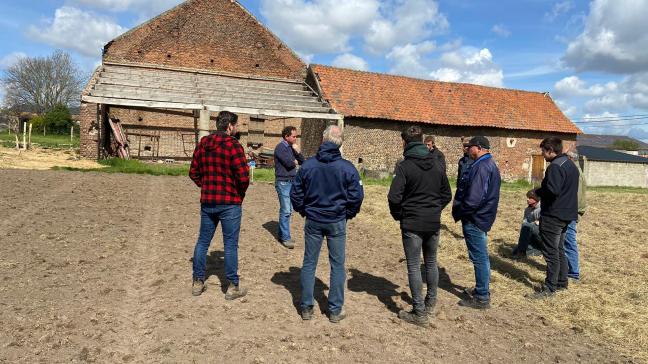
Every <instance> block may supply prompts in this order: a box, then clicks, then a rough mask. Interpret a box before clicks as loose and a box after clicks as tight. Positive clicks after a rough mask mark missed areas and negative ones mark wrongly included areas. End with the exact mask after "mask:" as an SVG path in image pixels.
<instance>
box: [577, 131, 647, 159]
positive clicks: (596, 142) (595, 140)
mask: <svg viewBox="0 0 648 364" xmlns="http://www.w3.org/2000/svg"><path fill="white" fill-rule="evenodd" d="M615 143H616V145H615ZM624 144H625V145H632V144H634V145H636V146H637V148H632V149H622V148H619V145H624ZM576 145H577V146H579V147H580V146H589V147H596V148H606V149H613V150H617V151H619V152H623V153H627V154H634V155H645V156H648V143H644V142H642V141H641V140H638V139H635V138H631V137H629V136H624V135H602V134H580V135H578V138H577V139H576Z"/></svg>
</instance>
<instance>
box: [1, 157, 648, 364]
mask: <svg viewBox="0 0 648 364" xmlns="http://www.w3.org/2000/svg"><path fill="white" fill-rule="evenodd" d="M0 186H2V190H3V191H2V197H1V198H0V231H1V232H2V233H1V235H0V281H1V282H2V283H1V285H0V327H2V329H1V330H0V362H28V363H32V362H70V361H74V362H192V361H195V362H233V363H275V362H287V363H305V362H317V363H330V362H359V363H377V362H410V363H422V362H452V363H454V362H491V363H495V362H497V363H500V362H533V363H538V362H542V363H556V362H633V361H634V362H636V361H640V360H641V359H640V358H636V357H635V358H634V359H632V358H631V357H630V356H628V355H624V354H621V353H620V352H619V351H618V349H617V348H618V345H616V346H615V345H612V344H611V343H606V342H605V341H601V340H597V339H595V338H593V337H590V336H589V335H588V334H587V332H583V330H582V329H573V328H572V327H571V325H570V324H566V325H565V324H561V323H560V322H559V321H556V320H555V319H554V318H552V317H551V316H549V315H547V314H543V313H542V310H541V309H538V308H537V307H534V305H537V304H536V303H534V302H532V301H529V300H526V299H520V300H519V301H516V300H512V299H505V297H506V296H505V294H504V290H505V289H506V288H507V287H508V285H511V286H512V287H518V289H519V290H520V292H522V291H527V290H530V288H529V286H528V285H527V284H526V283H524V282H522V281H520V280H519V279H518V278H519V277H517V276H516V275H515V274H513V275H511V274H508V275H507V274H503V273H502V274H500V273H499V270H500V269H502V270H503V269H505V268H509V269H511V272H513V273H518V274H519V273H520V272H518V271H522V270H527V271H533V273H532V274H531V276H530V277H531V278H533V279H535V280H538V279H539V278H537V277H541V275H542V272H541V269H542V263H541V262H539V261H535V265H534V264H528V265H524V266H522V267H521V268H520V267H519V266H518V265H512V264H510V265H511V267H508V266H505V264H508V263H506V262H505V260H504V258H498V259H499V261H498V263H495V264H494V266H495V268H494V274H493V277H494V281H493V306H494V307H493V308H492V309H490V310H487V311H476V310H471V309H466V308H462V307H458V306H457V304H456V303H457V301H458V300H459V296H461V293H460V290H461V288H462V287H463V286H468V285H471V284H472V283H473V271H472V266H471V264H470V263H469V262H468V260H467V258H466V256H465V255H466V253H465V248H464V247H463V246H462V244H463V243H462V238H461V235H460V228H459V226H458V225H455V224H454V223H451V222H450V220H448V219H447V216H444V218H445V219H446V220H445V224H446V226H445V227H444V230H443V233H442V238H441V244H442V247H441V251H440V262H441V266H442V269H441V276H442V279H441V284H440V286H441V287H440V289H439V304H438V307H437V310H436V317H435V318H434V320H432V322H433V325H432V326H431V327H430V328H419V327H416V326H413V325H409V324H406V323H403V322H400V321H399V320H398V319H397V317H396V312H397V311H398V310H399V309H400V308H405V307H408V305H409V301H410V295H409V288H408V286H407V276H406V268H405V262H404V258H403V252H402V245H401V242H400V240H399V232H398V230H397V225H395V224H393V223H391V222H390V223H387V222H384V221H387V220H385V219H386V218H385V211H384V199H385V195H384V193H385V189H384V188H378V187H376V188H368V189H367V198H368V200H367V201H368V203H367V204H366V208H365V209H364V210H363V212H362V214H361V216H359V217H358V219H355V220H353V221H351V222H350V224H349V228H348V242H347V269H348V277H347V278H348V281H347V293H346V303H345V308H346V311H347V313H348V314H349V316H348V318H347V319H346V320H344V321H342V322H341V323H340V324H331V323H329V321H328V320H327V319H326V317H325V315H324V313H323V311H325V308H326V300H325V294H326V293H327V284H328V273H329V269H328V262H327V259H326V256H327V255H326V251H325V248H324V251H323V252H322V255H321V258H320V265H319V267H318V272H317V277H318V278H319V280H318V283H317V285H316V293H317V298H318V302H319V310H317V309H316V311H317V312H316V316H315V318H314V319H313V320H312V321H302V320H301V318H300V316H299V314H298V312H297V309H296V302H297V300H298V299H299V294H300V293H299V273H300V267H301V261H302V257H303V233H302V231H303V220H302V219H301V217H298V216H297V217H294V218H293V226H292V230H293V236H294V238H295V240H296V242H297V244H296V248H295V249H294V250H287V249H285V248H283V247H282V246H281V245H279V244H278V243H277V241H276V240H275V237H274V234H275V231H276V228H277V222H276V220H277V217H276V216H277V212H278V203H277V200H276V193H275V191H274V187H273V186H272V185H269V184H255V185H253V186H251V188H250V190H249V195H248V197H247V198H246V200H245V204H244V215H243V224H242V229H241V240H240V251H239V266H240V274H241V276H242V284H244V285H245V286H247V287H248V288H249V289H250V293H249V295H248V296H247V297H245V298H243V299H241V300H239V301H233V302H231V301H226V300H225V299H224V295H223V291H222V287H221V282H223V281H224V271H223V264H222V260H223V248H222V239H221V236H220V229H219V232H218V233H217V235H216V237H215V238H214V241H213V244H212V247H211V250H210V254H209V259H208V275H209V278H208V283H209V285H210V286H209V289H208V290H207V291H206V292H205V293H204V294H203V295H202V296H200V297H193V296H191V293H190V291H191V262H190V258H191V257H192V253H193V247H194V243H195V239H196V236H197V231H198V225H199V215H198V212H199V203H198V199H199V191H198V189H197V188H196V187H195V186H194V185H193V184H192V182H191V181H190V180H189V179H188V178H186V177H154V176H141V175H120V174H101V173H95V172H89V173H80V172H65V171H33V170H0ZM505 194H506V193H505ZM508 194H512V193H508ZM506 199H508V201H509V202H510V201H512V200H513V196H512V195H511V196H509V197H506V198H505V201H506ZM515 208H516V209H517V208H518V206H516V207H515ZM518 212H519V213H518ZM520 213H521V212H520V211H516V213H515V214H511V217H510V219H511V221H510V222H509V225H506V229H509V230H511V231H515V230H516V229H517V224H519V221H518V220H519V216H517V215H519V214H520ZM508 218H509V217H507V219H508ZM513 221H514V223H513ZM500 224H504V222H500ZM500 226H502V225H500ZM502 244H503V243H502ZM494 249H495V248H494ZM492 253H493V254H494V255H498V254H499V253H498V252H497V251H496V250H495V251H494V252H492ZM498 264H499V265H498ZM516 264H517V263H516ZM497 267H499V268H497ZM527 275H528V274H527ZM534 277H535V278H534ZM644 284H645V282H644ZM584 287H585V289H589V288H587V286H584ZM574 289H576V290H578V289H583V288H579V287H576V288H574ZM516 294H518V292H516ZM541 305H542V304H541Z"/></svg>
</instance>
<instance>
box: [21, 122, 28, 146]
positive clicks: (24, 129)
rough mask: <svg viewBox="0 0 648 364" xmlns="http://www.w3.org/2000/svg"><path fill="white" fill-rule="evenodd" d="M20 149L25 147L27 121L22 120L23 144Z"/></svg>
mask: <svg viewBox="0 0 648 364" xmlns="http://www.w3.org/2000/svg"><path fill="white" fill-rule="evenodd" d="M22 149H27V122H26V121H25V122H23V145H22Z"/></svg>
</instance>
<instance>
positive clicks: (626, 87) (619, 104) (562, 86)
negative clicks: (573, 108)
mask: <svg viewBox="0 0 648 364" xmlns="http://www.w3.org/2000/svg"><path fill="white" fill-rule="evenodd" d="M554 90H555V94H556V96H558V97H560V98H563V99H565V98H568V99H575V98H585V99H586V101H585V103H584V106H583V110H584V111H585V112H587V113H590V114H592V113H598V114H601V113H604V112H619V111H624V110H629V109H641V110H648V72H642V73H637V74H634V75H631V76H627V77H624V78H623V79H622V80H621V81H619V82H607V83H595V84H592V85H588V84H587V82H585V81H583V80H581V79H580V78H578V77H577V76H569V77H565V78H563V79H562V80H560V81H558V82H556V84H555V85H554Z"/></svg>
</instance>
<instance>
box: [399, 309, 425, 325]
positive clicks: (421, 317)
mask: <svg viewBox="0 0 648 364" xmlns="http://www.w3.org/2000/svg"><path fill="white" fill-rule="evenodd" d="M398 318H399V319H401V320H403V321H405V322H409V323H410V324H414V325H417V326H423V327H425V326H428V324H429V321H428V316H427V314H426V313H425V312H423V313H420V314H418V313H416V312H415V311H414V310H412V311H405V310H400V311H399V312H398Z"/></svg>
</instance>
